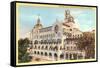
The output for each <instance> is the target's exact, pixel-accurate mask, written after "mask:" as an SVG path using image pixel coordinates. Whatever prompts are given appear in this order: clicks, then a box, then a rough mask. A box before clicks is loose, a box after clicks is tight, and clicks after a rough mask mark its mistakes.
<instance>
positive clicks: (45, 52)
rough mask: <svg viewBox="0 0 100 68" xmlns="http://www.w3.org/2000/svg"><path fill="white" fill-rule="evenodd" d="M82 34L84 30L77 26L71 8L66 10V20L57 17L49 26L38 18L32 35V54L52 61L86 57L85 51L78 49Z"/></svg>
mask: <svg viewBox="0 0 100 68" xmlns="http://www.w3.org/2000/svg"><path fill="white" fill-rule="evenodd" d="M81 36H82V32H81V31H80V30H79V28H77V27H76V23H75V21H74V18H73V17H72V16H71V14H70V11H69V10H65V19H64V21H59V20H57V19H56V21H55V23H54V24H53V25H52V26H49V27H43V25H42V23H41V21H40V19H39V18H38V20H37V23H36V25H35V26H34V28H33V29H32V32H31V35H30V39H31V41H32V48H31V49H32V51H31V52H30V55H31V56H34V57H38V58H43V59H46V60H50V61H53V60H55V61H58V60H77V59H84V58H85V51H80V50H78V48H77V45H76V43H77V39H78V38H80V37H81Z"/></svg>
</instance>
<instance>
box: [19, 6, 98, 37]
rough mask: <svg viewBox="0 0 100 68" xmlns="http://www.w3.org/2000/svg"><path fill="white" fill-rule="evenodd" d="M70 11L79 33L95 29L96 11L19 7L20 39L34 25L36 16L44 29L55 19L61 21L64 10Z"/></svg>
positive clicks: (88, 9) (87, 9)
mask: <svg viewBox="0 0 100 68" xmlns="http://www.w3.org/2000/svg"><path fill="white" fill-rule="evenodd" d="M67 9H68V10H70V12H71V15H72V16H73V17H74V19H75V23H77V24H78V26H79V27H80V30H81V31H89V30H92V29H94V28H95V23H96V21H95V16H96V15H95V14H96V10H94V9H91V8H84V7H83V8H78V7H75V8H71V7H70V8H64V7H63V8H61V7H60V8H54V7H53V8H52V7H34V6H20V7H19V8H18V12H19V17H18V18H19V19H18V20H19V22H20V24H19V29H20V30H19V31H20V37H22V36H24V34H26V33H27V32H29V31H31V29H32V28H33V27H34V25H35V24H36V20H37V18H38V15H40V16H39V17H40V19H41V23H42V24H43V26H44V27H47V26H50V25H52V24H53V23H54V22H55V21H56V19H58V20H60V21H63V20H64V12H65V10H67Z"/></svg>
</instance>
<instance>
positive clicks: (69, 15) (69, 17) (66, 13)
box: [64, 10, 74, 23]
mask: <svg viewBox="0 0 100 68" xmlns="http://www.w3.org/2000/svg"><path fill="white" fill-rule="evenodd" d="M64 21H65V23H69V22H73V23H74V18H73V17H72V16H71V14H70V11H69V10H65V19H64Z"/></svg>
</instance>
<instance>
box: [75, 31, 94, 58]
mask: <svg viewBox="0 0 100 68" xmlns="http://www.w3.org/2000/svg"><path fill="white" fill-rule="evenodd" d="M76 44H77V47H78V49H79V50H85V53H86V57H85V58H86V59H89V58H94V57H95V34H94V33H92V32H84V33H83V36H82V37H81V38H79V40H78V41H77V43H76Z"/></svg>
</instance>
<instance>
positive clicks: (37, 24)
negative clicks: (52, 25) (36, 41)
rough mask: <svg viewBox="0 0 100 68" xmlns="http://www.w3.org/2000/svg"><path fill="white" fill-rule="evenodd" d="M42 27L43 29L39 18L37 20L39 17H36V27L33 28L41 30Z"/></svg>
mask: <svg viewBox="0 0 100 68" xmlns="http://www.w3.org/2000/svg"><path fill="white" fill-rule="evenodd" d="M42 27H43V26H42V24H41V20H40V18H39V16H38V18H37V22H36V25H35V26H34V28H37V29H41V28H42Z"/></svg>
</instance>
